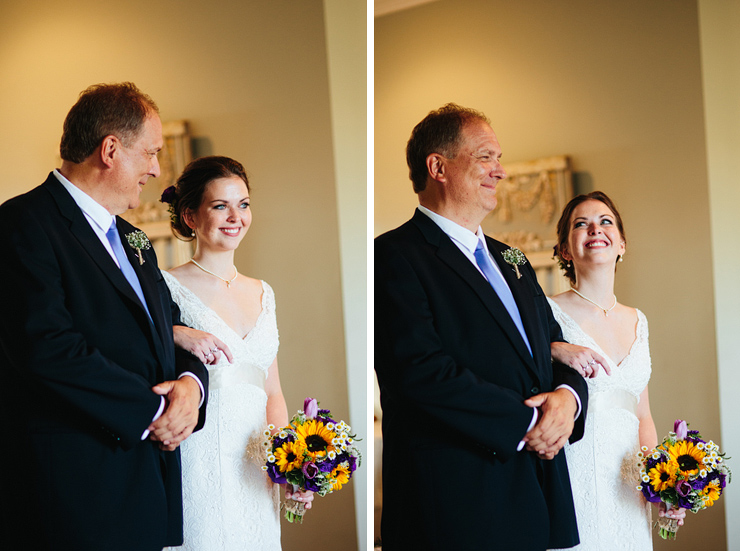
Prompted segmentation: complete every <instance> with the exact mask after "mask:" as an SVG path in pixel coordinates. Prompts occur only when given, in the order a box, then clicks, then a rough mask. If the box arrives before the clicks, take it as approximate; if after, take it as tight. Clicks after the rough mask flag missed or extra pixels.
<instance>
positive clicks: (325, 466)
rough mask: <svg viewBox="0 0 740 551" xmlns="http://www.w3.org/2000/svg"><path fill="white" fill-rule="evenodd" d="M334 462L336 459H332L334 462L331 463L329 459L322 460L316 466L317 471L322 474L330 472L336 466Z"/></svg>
mask: <svg viewBox="0 0 740 551" xmlns="http://www.w3.org/2000/svg"><path fill="white" fill-rule="evenodd" d="M335 461H336V457H335V458H334V461H332V460H331V459H329V458H327V459H324V460H323V461H322V462H321V463H319V464H318V467H319V470H320V471H321V472H322V473H330V472H332V471H333V470H334V467H335V466H336V463H335Z"/></svg>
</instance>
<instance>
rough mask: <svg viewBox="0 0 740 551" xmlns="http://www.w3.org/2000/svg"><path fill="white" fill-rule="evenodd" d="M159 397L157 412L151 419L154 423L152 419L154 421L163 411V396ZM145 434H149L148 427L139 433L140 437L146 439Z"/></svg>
mask: <svg viewBox="0 0 740 551" xmlns="http://www.w3.org/2000/svg"><path fill="white" fill-rule="evenodd" d="M159 398H160V400H159V409H158V410H157V413H155V414H154V418H153V419H152V423H154V421H156V420H157V419H159V418H160V417H161V416H162V413H164V404H165V400H164V396H160V397H159ZM147 436H149V429H146V430H145V431H144V434H142V435H141V439H142V440H146V438H147Z"/></svg>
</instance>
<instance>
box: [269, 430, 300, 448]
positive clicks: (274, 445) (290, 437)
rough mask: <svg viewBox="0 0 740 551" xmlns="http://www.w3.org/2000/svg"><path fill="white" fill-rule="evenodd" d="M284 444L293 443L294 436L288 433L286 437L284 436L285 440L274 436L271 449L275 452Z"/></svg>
mask: <svg viewBox="0 0 740 551" xmlns="http://www.w3.org/2000/svg"><path fill="white" fill-rule="evenodd" d="M286 442H295V435H294V434H293V433H290V432H288V436H286V437H285V438H280V437H279V436H277V435H275V438H274V439H273V441H272V449H273V450H276V449H278V448H279V447H281V446H282V445H283V444H285V443H286Z"/></svg>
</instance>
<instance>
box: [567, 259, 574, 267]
mask: <svg viewBox="0 0 740 551" xmlns="http://www.w3.org/2000/svg"><path fill="white" fill-rule="evenodd" d="M565 267H566V268H572V267H573V264H571V262H570V260H569V261H568V263H567V264H566V265H565Z"/></svg>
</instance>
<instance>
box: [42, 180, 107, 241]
mask: <svg viewBox="0 0 740 551" xmlns="http://www.w3.org/2000/svg"><path fill="white" fill-rule="evenodd" d="M54 176H56V178H57V180H59V182H60V183H61V184H62V185H63V186H64V189H66V190H67V191H68V192H69V194H70V195H71V196H72V199H74V202H75V203H77V206H78V207H80V209H82V212H84V213H85V214H86V215H87V217H88V218H89V219H90V220H92V221H93V222H95V224H96V225H97V226H99V227H100V229H101V230H103V233H106V232H107V231H108V229H109V228H110V225H111V224H112V223H113V220H114V219H115V217H114V216H113V215H111V213H110V212H108V210H107V209H106V208H105V207H104V206H103V205H101V204H100V203H98V202H96V201H95V199H93V198H92V197H90V196H89V195H88V194H87V193H85V192H84V191H82V190H81V189H80V188H78V187H77V186H76V185H74V184H73V183H72V182H70V181H69V180H67V178H65V177H64V176H62V173H61V172H59V171H58V170H57V169H56V168H55V169H54Z"/></svg>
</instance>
